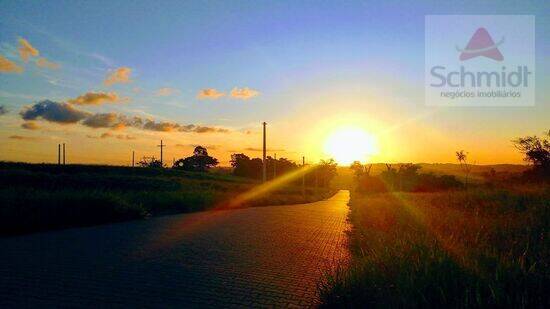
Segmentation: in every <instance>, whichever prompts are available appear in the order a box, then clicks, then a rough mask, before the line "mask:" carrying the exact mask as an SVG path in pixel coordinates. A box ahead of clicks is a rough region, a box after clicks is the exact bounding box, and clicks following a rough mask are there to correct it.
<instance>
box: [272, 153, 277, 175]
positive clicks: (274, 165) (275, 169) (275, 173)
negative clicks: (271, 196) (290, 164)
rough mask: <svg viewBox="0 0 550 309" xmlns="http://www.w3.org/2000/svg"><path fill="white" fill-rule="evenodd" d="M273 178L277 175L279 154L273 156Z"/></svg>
mask: <svg viewBox="0 0 550 309" xmlns="http://www.w3.org/2000/svg"><path fill="white" fill-rule="evenodd" d="M273 159H275V160H273V179H275V178H276V177H277V154H275V156H274V157H273Z"/></svg>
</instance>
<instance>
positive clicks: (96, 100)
mask: <svg viewBox="0 0 550 309" xmlns="http://www.w3.org/2000/svg"><path fill="white" fill-rule="evenodd" d="M120 101H121V99H120V97H119V96H118V95H117V94H116V93H115V92H87V93H85V94H83V95H81V96H79V97H77V98H74V99H70V100H68V101H67V102H68V103H71V104H75V105H101V104H103V103H117V102H120Z"/></svg>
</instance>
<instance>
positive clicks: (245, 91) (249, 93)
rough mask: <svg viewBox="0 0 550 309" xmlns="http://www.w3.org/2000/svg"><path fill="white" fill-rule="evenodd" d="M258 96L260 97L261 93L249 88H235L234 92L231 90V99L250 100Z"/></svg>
mask: <svg viewBox="0 0 550 309" xmlns="http://www.w3.org/2000/svg"><path fill="white" fill-rule="evenodd" d="M258 95H260V92H259V91H257V90H254V89H250V88H248V87H244V88H233V90H231V97H232V98H235V99H241V100H248V99H251V98H253V97H256V96H258Z"/></svg>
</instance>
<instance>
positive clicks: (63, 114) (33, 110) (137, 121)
mask: <svg viewBox="0 0 550 309" xmlns="http://www.w3.org/2000/svg"><path fill="white" fill-rule="evenodd" d="M19 114H20V115H21V118H23V120H36V119H39V118H41V119H44V120H46V121H50V122H56V123H62V124H69V123H73V124H74V123H77V122H80V121H82V122H81V124H82V125H84V126H87V127H90V128H94V129H97V128H109V129H112V130H121V129H124V128H126V127H132V128H136V129H140V130H148V131H157V132H189V133H228V132H229V130H228V129H224V128H217V127H210V126H203V125H195V124H187V125H182V124H179V123H176V122H167V121H161V122H156V121H155V120H153V119H143V118H141V117H138V116H134V117H128V116H126V115H122V114H117V113H96V114H92V113H89V112H86V111H81V110H79V109H76V108H75V107H74V106H73V105H71V104H69V103H58V102H53V101H50V100H44V101H41V102H38V103H36V104H34V105H31V106H27V107H25V108H24V109H23V110H21V112H20V113H19Z"/></svg>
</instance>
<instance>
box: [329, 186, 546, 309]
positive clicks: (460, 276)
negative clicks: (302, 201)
mask: <svg viewBox="0 0 550 309" xmlns="http://www.w3.org/2000/svg"><path fill="white" fill-rule="evenodd" d="M350 207H351V213H350V219H351V222H352V224H353V230H352V232H351V240H350V247H351V251H352V259H351V262H350V265H348V266H347V267H342V268H341V269H339V270H338V271H337V272H336V273H335V274H331V275H328V276H327V278H326V281H325V282H323V284H322V285H321V286H320V292H321V298H322V301H323V304H324V306H327V307H368V306H372V307H428V306H429V307H522V308H527V307H543V306H544V305H545V304H546V305H548V293H547V287H548V286H549V285H550V265H549V264H550V261H549V259H550V250H549V249H550V242H549V241H548V237H549V236H550V235H549V226H550V225H549V223H550V222H549V220H550V191H549V188H548V186H542V185H541V186H539V187H535V188H519V187H516V188H505V189H504V188H502V189H494V190H490V189H474V190H469V191H455V192H440V193H394V194H392V193H383V194H372V195H358V194H356V193H355V194H353V195H352V200H351V203H350Z"/></svg>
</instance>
